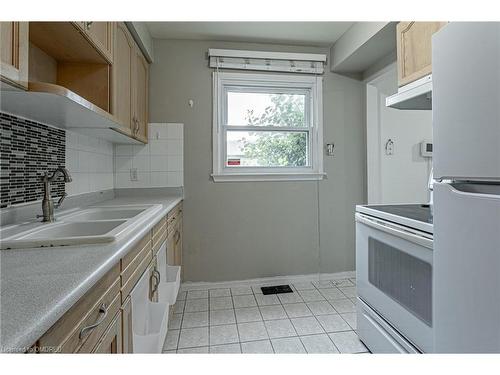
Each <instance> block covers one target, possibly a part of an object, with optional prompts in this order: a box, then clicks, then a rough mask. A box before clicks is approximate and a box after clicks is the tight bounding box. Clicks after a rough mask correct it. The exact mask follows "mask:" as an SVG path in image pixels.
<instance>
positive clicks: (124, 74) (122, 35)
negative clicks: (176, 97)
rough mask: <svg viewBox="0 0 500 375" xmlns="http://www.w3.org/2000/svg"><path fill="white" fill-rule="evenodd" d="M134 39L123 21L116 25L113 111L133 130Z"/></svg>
mask: <svg viewBox="0 0 500 375" xmlns="http://www.w3.org/2000/svg"><path fill="white" fill-rule="evenodd" d="M133 58H134V41H133V39H132V35H130V33H129V31H128V30H127V27H126V26H125V24H124V23H123V22H119V23H118V24H117V25H116V35H115V58H114V63H113V67H112V80H113V87H112V90H113V93H112V97H113V100H112V107H111V111H112V113H113V115H114V116H115V117H116V118H118V120H119V121H120V122H121V123H122V124H123V125H125V126H126V127H128V128H129V129H130V130H131V131H132V130H133V128H134V124H133V122H132V117H133V104H132V74H133V71H132V63H133Z"/></svg>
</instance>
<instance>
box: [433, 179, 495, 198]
mask: <svg viewBox="0 0 500 375" xmlns="http://www.w3.org/2000/svg"><path fill="white" fill-rule="evenodd" d="M435 183H437V184H443V185H446V186H447V187H449V189H450V191H451V192H452V193H454V194H457V195H462V196H464V197H473V198H481V199H492V200H495V201H497V200H500V185H493V184H491V185H490V184H473V183H452V184H445V183H440V182H435Z"/></svg>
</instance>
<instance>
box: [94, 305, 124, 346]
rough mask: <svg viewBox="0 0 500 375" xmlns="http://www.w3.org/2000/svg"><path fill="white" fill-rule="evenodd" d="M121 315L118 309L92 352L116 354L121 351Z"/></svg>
mask: <svg viewBox="0 0 500 375" xmlns="http://www.w3.org/2000/svg"><path fill="white" fill-rule="evenodd" d="M121 317H122V315H121V312H120V311H118V313H117V314H116V316H115V318H114V319H113V321H112V322H111V324H110V325H109V327H108V329H107V330H106V332H105V333H104V334H103V335H102V338H101V340H100V341H99V342H98V343H97V345H96V346H95V348H94V350H93V351H92V353H105V354H118V353H122V352H123V349H122V348H123V346H122V340H123V337H122V327H121V323H122V319H121Z"/></svg>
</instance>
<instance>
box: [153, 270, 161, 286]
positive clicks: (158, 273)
mask: <svg viewBox="0 0 500 375" xmlns="http://www.w3.org/2000/svg"><path fill="white" fill-rule="evenodd" d="M153 273H154V274H155V275H157V276H158V284H159V283H160V282H161V275H160V272H158V270H157V269H156V268H155V269H154V270H153Z"/></svg>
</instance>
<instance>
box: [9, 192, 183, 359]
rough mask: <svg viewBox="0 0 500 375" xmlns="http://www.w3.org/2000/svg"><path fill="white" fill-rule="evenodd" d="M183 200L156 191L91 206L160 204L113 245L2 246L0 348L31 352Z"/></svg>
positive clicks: (10, 350)
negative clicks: (6, 247) (53, 326)
mask: <svg viewBox="0 0 500 375" xmlns="http://www.w3.org/2000/svg"><path fill="white" fill-rule="evenodd" d="M182 199H183V197H182V196H181V195H180V194H178V195H164V194H163V195H162V194H158V193H156V194H147V196H142V197H138V196H119V197H117V198H114V199H111V200H107V201H103V202H100V203H99V204H96V205H93V206H94V207H96V206H110V205H129V204H161V205H162V207H161V210H160V211H159V212H158V213H157V215H156V216H155V218H154V219H150V220H148V221H144V222H139V223H136V224H135V225H134V224H133V225H132V226H131V227H130V228H129V229H128V230H127V233H126V234H124V235H122V236H120V237H119V238H118V239H117V240H116V241H114V242H111V243H109V244H95V245H85V246H61V247H51V248H33V249H13V250H0V271H1V274H0V284H1V285H0V291H1V292H0V352H24V351H26V350H28V349H29V348H30V347H31V345H33V344H34V343H35V342H36V340H37V339H39V338H40V337H41V336H42V335H43V334H44V333H45V332H46V331H47V330H48V329H49V328H50V327H51V326H52V325H53V324H54V323H55V322H57V321H58V320H59V318H61V317H62V316H63V315H64V313H66V312H67V311H68V310H69V309H70V308H71V307H72V306H73V305H74V304H75V303H76V302H77V301H78V300H79V299H80V298H81V297H82V296H83V295H84V294H85V293H86V292H87V291H88V290H89V289H90V288H91V287H92V286H93V285H94V284H95V283H96V282H97V281H98V280H99V279H100V278H101V277H102V276H104V275H105V274H106V272H108V271H109V270H110V269H111V268H112V266H113V265H115V264H116V263H117V262H118V261H119V260H120V258H122V257H123V256H124V255H125V254H126V253H127V252H128V251H130V250H131V249H132V247H133V246H134V245H135V244H136V243H137V242H138V241H139V240H140V239H141V238H142V237H143V236H144V235H145V234H146V233H147V232H148V231H149V230H150V229H151V228H152V227H153V226H154V225H155V224H156V223H157V222H158V221H159V220H160V219H161V218H162V217H163V216H164V215H166V214H167V213H168V212H169V211H170V210H171V209H172V208H174V207H175V206H176V205H177V204H178V203H179V202H181V201H182ZM82 208H83V207H82Z"/></svg>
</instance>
